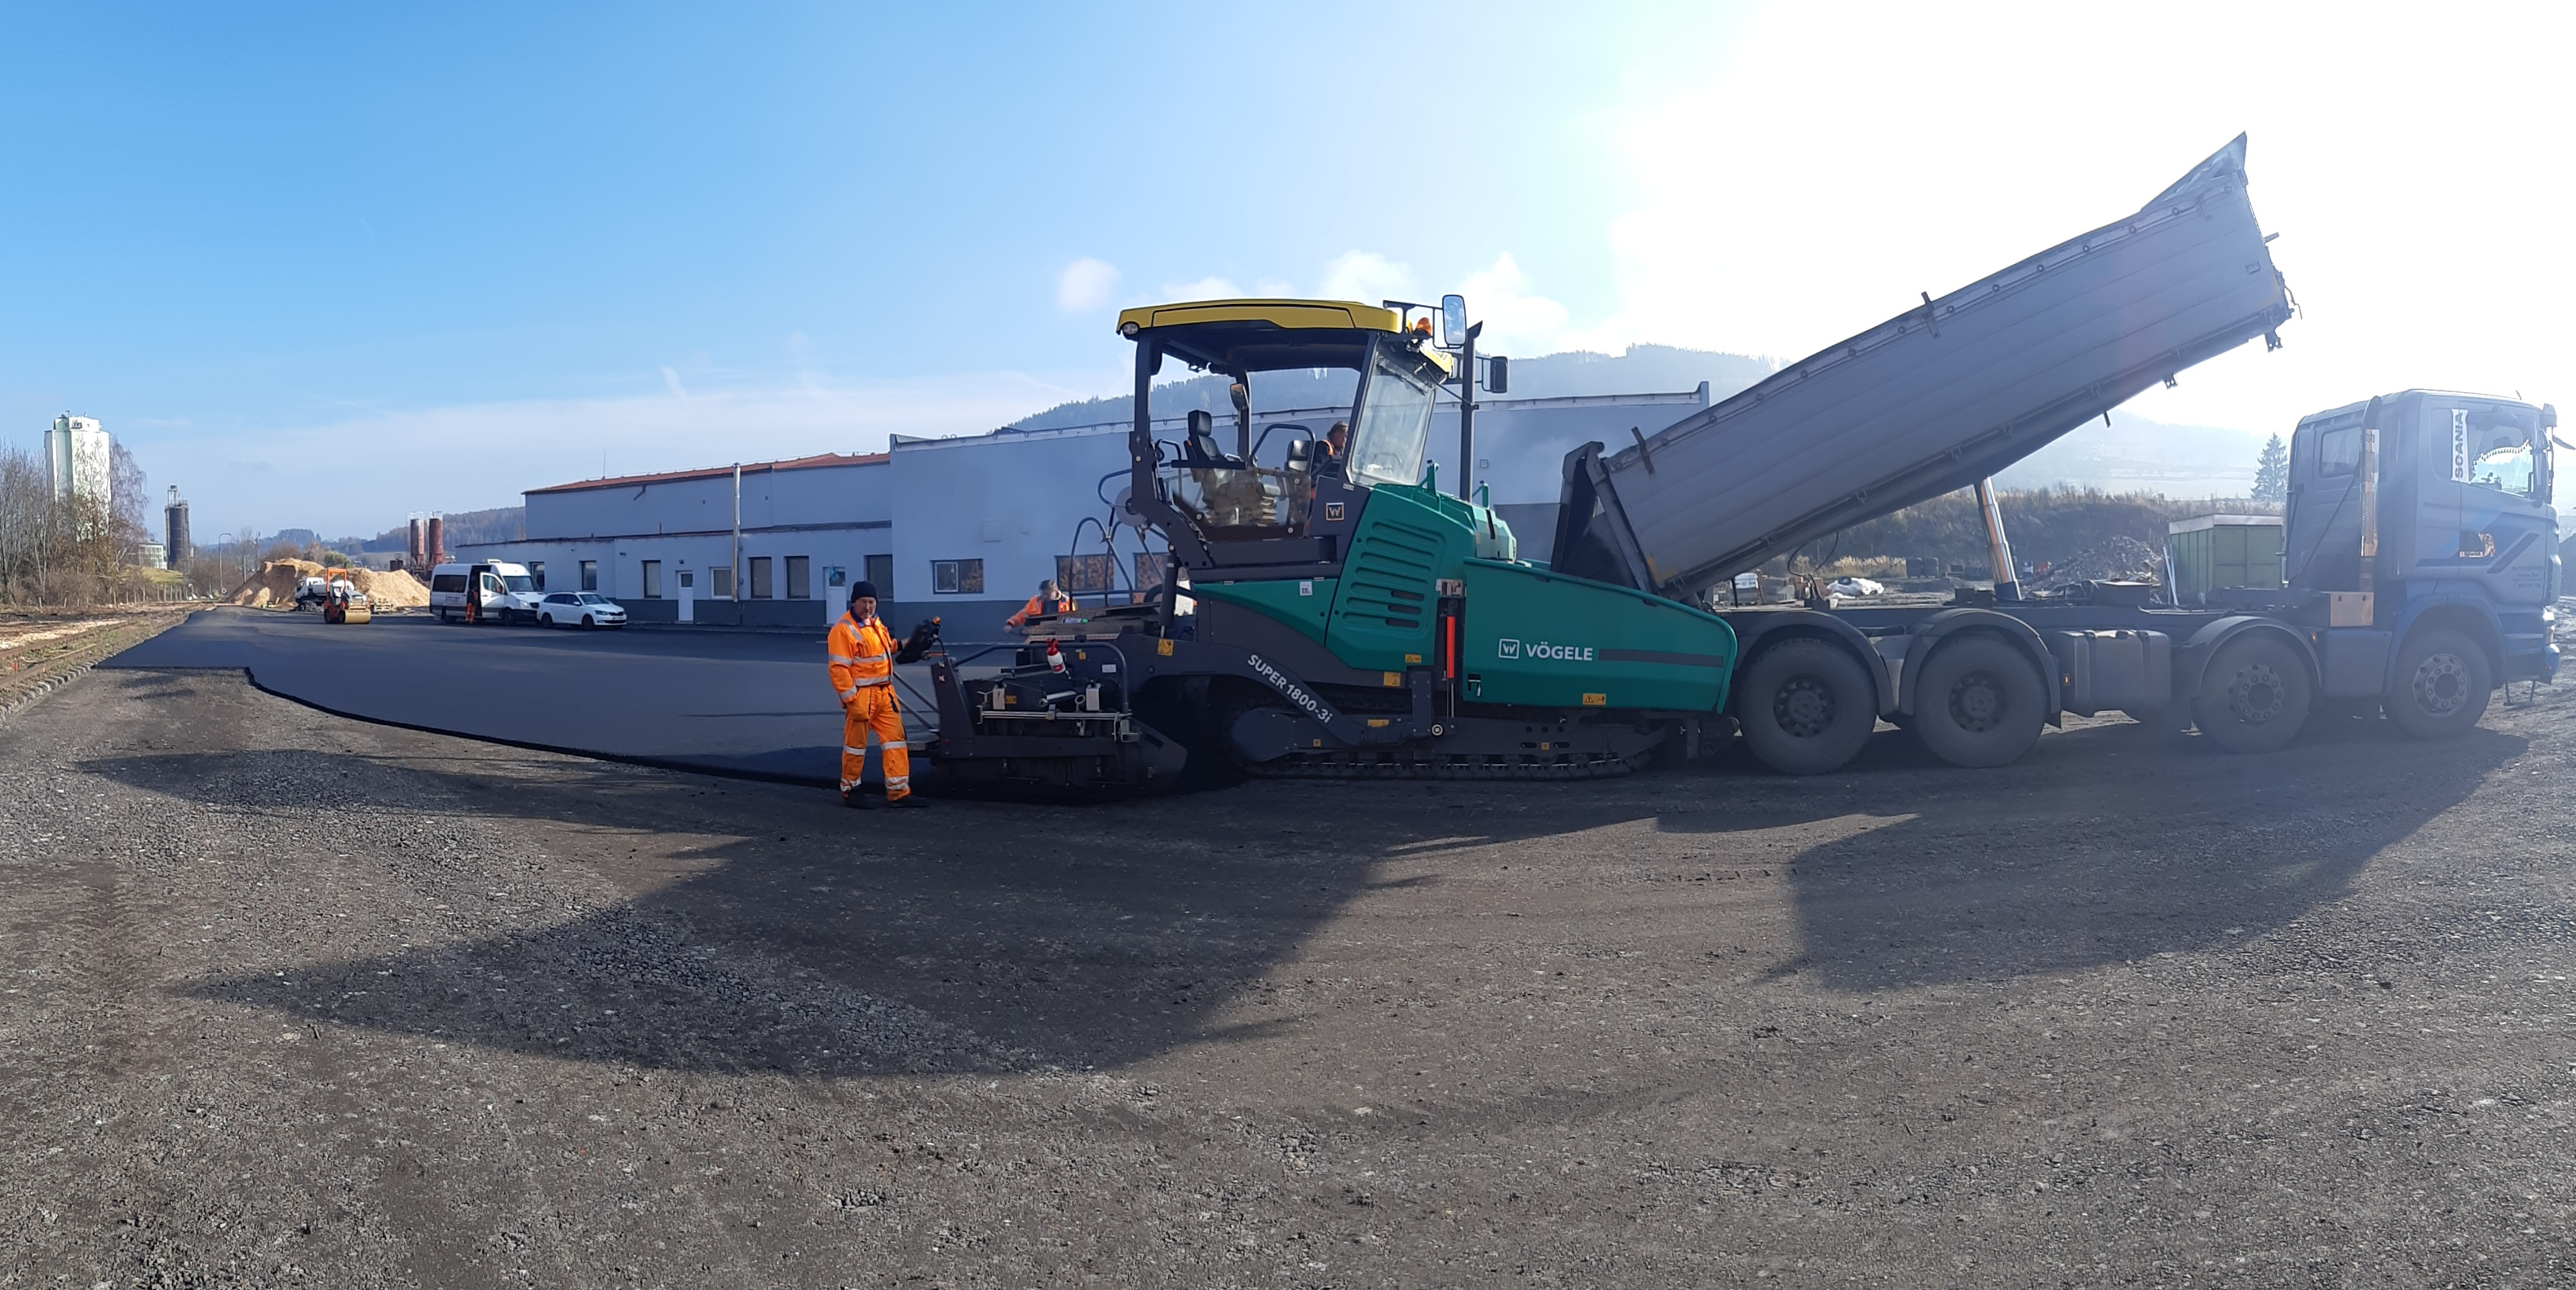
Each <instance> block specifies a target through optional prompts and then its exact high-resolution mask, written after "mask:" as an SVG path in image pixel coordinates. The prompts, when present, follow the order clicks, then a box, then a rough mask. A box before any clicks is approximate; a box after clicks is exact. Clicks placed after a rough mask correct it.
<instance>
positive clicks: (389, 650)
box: [106, 609, 933, 784]
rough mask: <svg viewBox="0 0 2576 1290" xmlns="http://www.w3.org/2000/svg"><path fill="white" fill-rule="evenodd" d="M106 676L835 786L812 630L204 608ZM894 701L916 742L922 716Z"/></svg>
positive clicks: (834, 735) (836, 715)
mask: <svg viewBox="0 0 2576 1290" xmlns="http://www.w3.org/2000/svg"><path fill="white" fill-rule="evenodd" d="M106 666H108V667H111V668H173V667H191V668H193V667H220V668H244V669H247V670H248V671H249V672H250V675H251V679H252V680H253V681H255V682H256V683H257V684H258V685H260V686H261V687H262V688H264V689H267V690H270V691H273V692H275V693H278V694H283V695H286V696H288V697H290V698H294V699H297V700H300V701H302V702H305V703H310V704H313V705H314V706H316V707H320V708H323V709H325V710H327V711H331V712H337V713H343V714H346V715H349V716H357V717H364V718H367V719H369V720H374V721H386V722H392V723H395V724H397V725H407V726H414V727H418V728H421V729H426V730H442V731H447V732H450V733H454V734H463V735H472V736H474V737H476V738H483V739H500V740H506V741H509V742H512V743H519V744H526V745H532V746H535V747H541V748H557V749H566V750H571V751H577V752H589V753H600V754H605V755H608V756H611V757H618V758H624V759H629V760H635V761H643V762H647V763H651V764H656V765H666V766H679V767H688V768H695V769H704V770H712V771H719V772H723V773H727V774H749V775H757V776H762V777H765V778H772V779H786V780H791V781H795V782H801V783H812V784H830V783H834V782H836V781H837V779H838V778H839V775H840V748H841V715H840V708H839V707H838V706H837V705H836V704H835V703H834V702H833V698H832V687H831V685H830V683H829V681H828V679H827V678H826V676H825V674H824V671H823V630H822V629H821V628H816V629H815V631H814V633H813V634H812V635H811V636H805V635H801V634H793V633H776V632H719V631H685V632H684V631H624V632H579V631H548V630H544V629H540V628H535V627H498V626H486V627H467V626H464V625H462V624H448V623H441V622H439V621H438V620H436V619H434V618H427V617H412V616H409V615H403V616H389V617H385V618H380V619H377V620H376V621H375V622H372V623H369V624H366V625H364V626H359V627H333V626H330V625H328V624H325V623H324V622H323V621H322V619H321V615H319V614H311V613H303V614H290V613H279V612H276V611H270V610H255V609H217V610H209V611H207V612H205V613H201V614H197V615H195V616H193V617H192V618H191V619H190V620H189V621H188V623H187V624H186V625H184V626H182V627H179V628H176V629H174V630H172V631H169V632H166V633H163V634H162V635H161V636H159V637H157V638H155V639H153V640H151V641H149V642H146V643H145V644H143V645H141V646H138V647H136V648H134V649H131V650H128V651H126V652H125V653H123V654H120V655H118V656H117V657H116V658H115V659H113V660H112V661H110V662H109V663H107V664H106ZM903 672H904V674H905V677H906V680H907V681H908V682H909V683H910V686H911V693H910V694H909V695H907V696H906V697H907V700H911V699H914V698H916V697H918V698H925V699H926V697H927V696H928V694H929V688H928V687H929V676H928V669H927V668H921V667H912V668H906V669H903ZM907 706H908V707H910V708H911V709H912V711H911V712H909V713H907V714H906V718H905V719H906V721H907V723H908V725H907V728H908V729H909V730H910V731H911V733H912V734H913V736H914V737H915V739H916V740H918V739H919V738H920V736H922V735H923V734H924V733H925V732H926V731H927V730H929V729H930V727H931V723H930V717H931V716H932V715H933V711H932V709H931V707H930V705H929V704H928V703H926V702H908V703H907ZM869 766H870V775H871V777H872V778H873V776H874V774H875V760H874V758H871V759H870V763H869ZM925 770H927V767H925Z"/></svg>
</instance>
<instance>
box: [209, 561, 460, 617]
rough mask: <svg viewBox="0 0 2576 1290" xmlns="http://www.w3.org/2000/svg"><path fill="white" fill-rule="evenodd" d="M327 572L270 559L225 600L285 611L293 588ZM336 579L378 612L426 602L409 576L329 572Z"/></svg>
mask: <svg viewBox="0 0 2576 1290" xmlns="http://www.w3.org/2000/svg"><path fill="white" fill-rule="evenodd" d="M324 572H326V570H324V569H323V567H322V566H321V565H318V564H315V563H313V562H312V561H310V560H271V561H269V562H268V563H267V564H264V565H262V566H260V570H259V572H257V573H254V574H252V575H251V576H249V577H248V578H245V579H243V580H242V584H241V585H240V586H238V587H235V588H233V594H231V595H229V596H226V597H225V598H224V599H225V600H226V601H227V602H228V603H231V604H236V605H249V606H251V607H253V608H255V609H286V608H291V607H292V606H293V605H294V604H295V586H296V584H297V583H300V582H302V581H303V580H305V579H306V578H312V577H319V576H321V575H322V574H323V573H324ZM327 572H328V573H329V574H330V575H331V576H332V577H335V578H342V577H345V578H347V579H348V580H349V581H350V583H351V584H352V585H354V586H355V587H357V589H358V590H360V591H362V592H365V593H366V596H367V600H368V602H369V603H371V604H373V605H374V606H375V607H376V608H378V609H417V608H420V607H421V606H424V605H427V604H428V603H429V588H427V587H424V586H422V585H421V582H420V579H418V578H415V577H413V576H411V575H410V574H408V573H378V572H376V571H375V570H373V569H331V570H327Z"/></svg>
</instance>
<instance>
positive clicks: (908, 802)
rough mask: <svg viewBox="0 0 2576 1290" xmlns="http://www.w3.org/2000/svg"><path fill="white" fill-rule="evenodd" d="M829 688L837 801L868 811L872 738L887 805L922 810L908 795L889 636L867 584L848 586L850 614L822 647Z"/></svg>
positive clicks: (908, 752)
mask: <svg viewBox="0 0 2576 1290" xmlns="http://www.w3.org/2000/svg"><path fill="white" fill-rule="evenodd" d="M826 650H827V653H828V656H829V661H830V664H831V669H832V689H833V691H834V692H835V693H837V694H839V695H840V696H841V802H842V804H843V805H845V806H862V807H863V806H868V805H871V803H870V802H869V801H868V799H866V798H865V797H862V796H860V795H859V775H860V772H861V770H862V768H864V767H865V766H866V765H867V757H868V736H870V735H875V736H876V738H877V744H878V757H879V758H880V759H881V760H882V761H883V762H884V763H885V794H886V805H888V806H927V805H929V803H927V802H924V801H922V800H921V799H920V798H918V797H915V796H913V795H912V749H911V748H910V746H908V745H907V744H905V743H904V741H903V714H902V713H901V712H899V711H897V710H896V708H895V702H894V655H895V642H894V633H892V632H890V631H887V630H886V625H885V623H884V622H882V621H880V620H879V619H878V618H877V589H876V586H875V585H874V584H873V583H867V582H856V583H852V584H851V585H850V612H848V613H846V614H843V615H841V620H840V621H839V622H836V623H834V624H832V635H831V638H830V643H829V644H828V645H827V646H826Z"/></svg>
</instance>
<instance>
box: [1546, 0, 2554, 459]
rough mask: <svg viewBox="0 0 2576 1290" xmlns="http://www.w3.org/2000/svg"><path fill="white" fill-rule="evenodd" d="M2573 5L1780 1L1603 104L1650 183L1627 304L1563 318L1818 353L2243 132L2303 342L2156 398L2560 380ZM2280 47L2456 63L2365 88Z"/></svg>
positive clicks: (1640, 193) (1598, 327) (1632, 169)
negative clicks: (1677, 77) (2295, 71)
mask: <svg viewBox="0 0 2576 1290" xmlns="http://www.w3.org/2000/svg"><path fill="white" fill-rule="evenodd" d="M2571 13H2576V10H2569V9H2566V8H2563V7H2540V6H2534V7H2504V8H2497V9H2479V8H2451V9H2444V10H2441V11H2440V12H2439V13H2438V14H2434V13H2432V11H2416V10H2395V9H2378V10H2374V9H2369V8H2359V9H2354V10H2336V11H2331V12H2328V11H2320V10H2310V9H2302V8H2297V7H2289V6H2283V7H2278V8H2272V7H2264V6H2253V7H2247V6H2243V5H2235V4H2230V5H2224V6H2220V5H2191V4H2183V5H2178V6H2175V7H2174V8H2172V9H2169V10H2160V11H2159V18H2158V21H2157V22H2155V23H2153V24H2147V25H2140V24H2137V23H2135V22H2134V21H2131V20H2129V19H2127V18H2125V17H2123V16H2122V15H2120V14H2118V13H2115V12H2113V11H2111V10H2086V9H2081V8H2077V9H2069V8H2065V7H2063V6H2054V5H2039V4H2010V5H2001V6H1996V7H1992V8H1986V9H1981V10H1979V11H1977V12H1976V13H1975V14H1974V16H1964V15H1963V14H1962V13H1961V12H1959V11H1958V10H1956V9H1954V8H1951V7H1945V6H1882V7H1869V8H1865V9H1860V10H1855V9H1853V8H1850V7H1847V6H1840V5H1784V6H1777V7H1773V8H1768V9H1765V10H1761V11H1758V12H1756V13H1754V14H1752V15H1751V16H1750V18H1749V20H1748V21H1746V22H1744V23H1743V24H1742V25H1741V26H1740V27H1739V28H1737V29H1736V30H1735V31H1734V32H1733V33H1732V35H1731V37H1730V38H1729V40H1728V42H1727V45H1726V47H1725V48H1724V49H1723V50H1720V51H1715V56H1713V57H1710V58H1708V59H1707V60H1706V61H1705V62H1704V63H1703V64H1702V65H1701V66H1700V67H1699V68H1697V69H1696V70H1695V71H1694V72H1692V73H1690V74H1689V79H1688V80H1687V81H1680V82H1678V83H1676V82H1674V81H1667V82H1665V83H1664V84H1662V85H1660V86H1657V87H1654V88H1651V89H1649V90H1648V91H1647V92H1645V93H1644V94H1643V95H1642V96H1641V97H1640V98H1638V99H1637V100H1635V101H1633V102H1631V103H1629V104H1628V105H1626V106H1625V107H1624V108H1623V109H1621V110H1619V111H1616V112H1613V113H1611V114H1609V115H1608V116H1607V117H1606V118H1605V120H1606V123H1607V124H1606V129H1605V134H1604V136H1603V137H1602V139H1601V146H1603V147H1604V148H1607V149H1611V150H1614V151H1615V152H1616V153H1617V154H1618V155H1619V156H1620V157H1621V158H1622V159H1623V160H1622V167H1621V168H1622V169H1623V171H1624V172H1625V175H1626V177H1627V183H1626V187H1627V190H1628V200H1627V201H1626V203H1625V208H1624V210H1623V213H1621V214H1620V215H1618V216H1617V217H1616V218H1615V219H1614V220H1613V221H1612V222H1611V224H1610V226H1609V228H1608V230H1607V236H1608V242H1609V249H1610V251H1611V255H1612V261H1613V266H1614V267H1613V273H1614V282H1613V286H1614V292H1613V294H1614V297H1615V299H1616V300H1617V305H1616V308H1615V309H1614V310H1613V311H1612V312H1611V313H1609V314H1608V315H1607V316H1605V317H1602V318H1600V319H1599V320H1597V321H1596V322H1595V323H1594V324H1593V325H1591V326H1589V327H1586V328H1584V329H1582V330H1581V331H1579V332H1574V333H1569V334H1568V339H1569V340H1574V341H1577V342H1580V343H1584V344H1588V345H1590V346H1594V347H1601V348H1613V349H1615V348H1617V347H1618V346H1620V345H1623V344H1625V343H1628V342H1632V341H1658V342H1663V343H1667V344H1682V345H1694V346H1701V347H1706V348H1712V349H1725V350H1734V351H1737V352H1742V353H1752V354H1771V355H1781V356H1791V357H1794V356H1796V355H1800V354H1805V353H1808V352H1812V351H1814V350H1816V349H1819V348H1821V347H1823V346H1825V345H1828V344H1830V343H1832V342H1833V341H1835V340H1837V339H1840V338H1841V337H1843V336H1846V335H1849V334H1851V333H1853V332H1856V331H1859V330H1861V329H1863V328H1865V327H1868V326H1871V325H1874V324H1875V323H1877V322H1879V321H1880V320H1882V319H1884V318H1887V317H1889V316H1891V315H1893V314H1895V313H1897V312H1898V311H1900V310H1902V309H1904V308H1905V307H1907V306H1908V305H1909V304H1911V303H1913V302H1914V301H1916V300H1917V299H1918V296H1917V293H1918V292H1921V291H1930V292H1932V293H1934V294H1936V295H1937V294H1940V293H1942V292H1944V291H1947V290H1949V289H1952V288H1955V287H1958V286H1961V285H1963V284H1965V283H1967V282H1970V281H1973V280H1975V279H1976V278H1977V277H1979V276H1981V275H1983V274H1985V273H1987V272H1991V271H1993V270H1995V269H1998V268H2001V267H2003V266H2004V265H2006V264H2009V263H2011V262H2013V261H2015V260H2018V259H2020V258H2021V257H2022V256H2025V255H2028V254H2030V253H2031V252H2034V251H2037V250H2039V249H2041V248H2042V247H2045V246H2047V245H2050V244H2052V243H2054V242H2056V241H2058V240H2060V239H2062V238H2065V237H2069V236H2072V235H2074V234H2076V233H2079V232H2082V231H2083V230H2085V229H2087V228H2091V227H2094V226H2096V225H2098V224H2102V223H2105V222H2107V221H2109V220H2111V219H2114V218H2116V217H2118V216H2120V215H2123V214H2125V213H2127V212H2129V211H2132V210H2134V209H2136V208H2137V206H2138V205H2139V204H2140V203H2141V202H2143V201H2145V200H2146V199H2147V198H2148V197H2150V196H2152V195H2153V194H2154V193H2155V192H2156V191H2157V190H2158V189H2160V188H2162V187H2163V186H2164V185H2165V184H2166V183H2168V182H2170V181H2171V180H2173V179H2174V178H2175V177H2177V176H2179V175H2180V174H2181V173H2182V172H2183V171H2184V170H2185V169H2186V168H2188V167H2189V166H2191V165H2192V164H2193V163H2195V162H2197V161H2199V160H2200V159H2201V158H2202V157H2203V156H2206V155H2207V154H2208V153H2209V152H2210V151H2212V150H2213V149H2216V148H2217V147H2219V146H2220V145H2222V144H2224V143H2226V142H2227V141H2228V140H2229V139H2230V138H2232V137H2234V136H2235V135H2236V133H2237V132H2238V131H2240V130H2243V131H2249V132H2250V133H2251V135H2252V149H2251V153H2250V159H2249V165H2248V170H2249V173H2250V176H2251V178H2252V181H2253V197H2254V204H2255V210H2256V211H2257V212H2258V213H2259V214H2260V215H2261V216H2262V218H2263V220H2264V223H2265V225H2266V227H2267V228H2269V229H2273V230H2277V231H2279V232H2280V233H2281V235H2282V236H2281V240H2280V241H2279V242H2278V243H2276V244H2275V245H2274V248H2273V250H2274V253H2275V256H2276V259H2277V262H2278V263H2279V264H2280V266H2281V268H2282V270H2283V272H2284V273H2285V274H2287V275H2288V277H2289V280H2290V285H2291V288H2292V290H2293V291H2295V292H2296V293H2297V295H2298V297H2299V299H2300V301H2301V303H2302V304H2303V305H2304V306H2305V310H2306V312H2305V314H2304V316H2303V317H2301V318H2298V319H2295V320H2293V321H2292V322H2291V323H2289V324H2287V325H2286V326H2284V327H2283V328H2282V329H2281V336H2282V339H2283V340H2284V341H2285V342H2286V344H2287V346H2288V348H2287V349H2285V350H2284V351H2282V352H2280V353H2277V354H2268V355H2267V354H2265V353H2263V352H2262V351H2261V346H2259V345H2257V346H2253V347H2251V348H2249V349H2240V350H2237V351H2235V352H2232V353H2230V354H2227V355H2225V356H2223V357H2221V358H2218V359H2216V360H2213V361H2211V362H2209V363H2207V364H2204V365H2203V366H2201V367H2199V368H2195V369H2193V370H2191V371H2188V372H2185V373H2184V374H2183V375H2182V378H2181V388H2180V389H2178V390H2175V391H2163V390H2156V391H2151V392H2150V393H2149V394H2147V395H2145V396H2141V398H2140V399H2138V400H2137V401H2136V402H2135V403H2134V404H2133V405H2132V407H2133V410H2135V411H2137V412H2139V413H2140V414H2141V415H2145V416H2150V417H2154V418H2156V419H2159V420H2164V421H2171V422H2183V423H2198V424H2206V425H2222V426H2234V427H2238V428H2244V429H2255V430H2266V429H2268V430H2280V429H2284V428H2286V427H2287V425H2288V424H2290V423H2291V422H2292V421H2294V420H2295V419H2296V417H2297V416H2299V415H2300V414H2302V413H2305V412H2308V411H2313V410H2316V409H2319V408H2324V407H2331V406H2334V405H2336V404H2339V403H2342V402H2346V401H2348V400H2351V399H2355V398H2361V397H2364V396H2367V395H2370V394H2374V393H2381V392H2386V391H2388V390H2394V389H2399V388H2404V387H2406V386H2410V385H2427V386H2445V387H2451V388H2471V389H2485V390H2494V391H2499V392H2503V393H2511V392H2512V391H2513V390H2515V389H2517V388H2519V389H2521V390H2522V391H2523V392H2524V393H2525V394H2527V395H2529V396H2531V397H2533V398H2535V399H2539V398H2551V397H2555V398H2557V399H2559V400H2560V401H2561V402H2566V401H2569V400H2570V399H2571V397H2576V312H2571V311H2567V310H2565V309H2564V308H2562V307H2561V306H2560V304H2559V303H2558V302H2559V301H2561V300H2563V299H2564V298H2565V296H2566V295H2567V294H2568V290H2569V288H2570V287H2576V243H2572V242H2571V240H2570V239H2568V238H2566V237H2565V236H2564V235H2563V230H2562V229H2560V228H2559V227H2557V226H2558V224H2560V223H2562V222H2563V213H2564V211H2565V209H2566V206H2567V198H2568V196H2569V195H2570V193H2569V189H2570V183H2569V181H2568V180H2567V178H2566V177H2565V176H2564V175H2563V173H2561V172H2562V170H2563V168H2562V167H2560V166H2559V165H2558V164H2557V162H2558V160H2559V159H2562V158H2565V157H2567V156H2570V155H2576V113H2570V112H2568V111H2567V110H2566V108H2565V105H2564V104H2563V103H2562V102H2560V101H2559V99H2560V97H2561V94H2560V87H2561V86H2563V84H2564V75H2563V67H2562V66H2561V64H2563V62H2564V59H2565V53H2566V51H2567V50H2568V48H2569V47H2570V40H2569V37H2570V35H2571V34H2576V32H2571V30H2570V27H2571V18H2570V15H2571ZM1862 14H1865V15H1866V21H1856V20H1855V19H1856V17H1858V16H1859V15H1862ZM2283 66H2296V67H2307V68H2320V69H2322V68H2381V69H2388V68H2408V67H2412V68H2450V69H2462V70H2461V71H2460V72H2459V73H2458V74H2457V75H2456V76H2455V75H2453V74H2451V73H2447V72H2442V73H2433V72H2428V73H2426V76H2427V77H2429V79H2420V80H2418V81H2410V82H2407V83H2405V84H2404V85H2402V86H2398V87H2395V88H2389V89H2386V90H2384V91H2363V90H2360V89H2358V88H2352V89H2349V90H2346V89H2338V88H2335V87H2333V86H2332V85H2330V84H2329V83H2328V82H2329V81H2331V79H2332V78H2330V77H2329V78H2327V80H2324V81H2321V80H2319V79H2318V78H2316V77H2313V76H2284V75H2282V74H2281V72H2280V69H2281V68H2282V67H2283ZM2006 68H2008V69H2011V70H2010V72H2009V74H1998V73H1996V72H1995V70H1994V69H2006ZM1926 69H1951V70H1950V71H1949V72H1947V73H1942V72H1938V71H1934V72H1930V73H1927V70H1926ZM2466 69H2475V70H2474V71H2469V70H2466ZM2363 79H2365V80H2366V79H2367V77H2366V76H2365V77H2364V78H2363ZM2401 79H2402V78H2401ZM2358 84H2359V82H2355V85H2356V86H2357V85H2358Z"/></svg>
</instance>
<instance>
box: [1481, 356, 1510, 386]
mask: <svg viewBox="0 0 2576 1290" xmlns="http://www.w3.org/2000/svg"><path fill="white" fill-rule="evenodd" d="M1511 392H1512V360H1510V359H1508V358H1505V357H1503V356H1502V355H1500V354H1496V355H1494V356H1493V357H1492V358H1491V359H1489V360H1487V361H1486V366H1485V393H1487V394H1509V393H1511Z"/></svg>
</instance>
